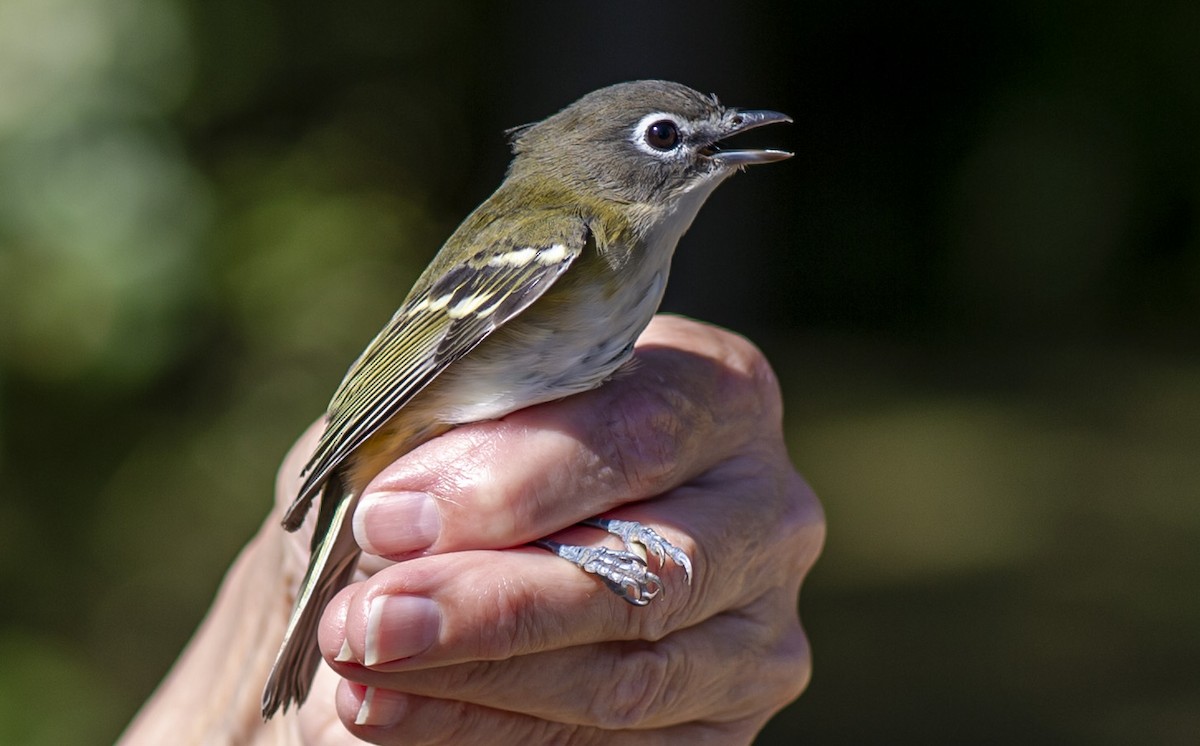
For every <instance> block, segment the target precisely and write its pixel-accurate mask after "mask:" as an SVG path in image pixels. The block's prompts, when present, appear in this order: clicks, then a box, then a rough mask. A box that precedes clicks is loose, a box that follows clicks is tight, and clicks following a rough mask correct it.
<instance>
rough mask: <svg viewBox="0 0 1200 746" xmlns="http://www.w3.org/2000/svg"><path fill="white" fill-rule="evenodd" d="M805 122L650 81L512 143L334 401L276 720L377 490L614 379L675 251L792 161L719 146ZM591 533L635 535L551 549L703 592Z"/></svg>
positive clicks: (302, 684) (610, 582)
mask: <svg viewBox="0 0 1200 746" xmlns="http://www.w3.org/2000/svg"><path fill="white" fill-rule="evenodd" d="M790 121H791V119H789V118H788V117H787V116H786V115H784V114H780V113H778V112H774V111H762V110H744V109H736V108H730V107H725V106H722V105H721V104H720V103H719V102H718V101H717V99H716V97H715V96H705V95H702V94H700V93H698V92H696V91H694V90H692V89H691V88H688V87H686V86H683V85H680V84H678V83H670V82H666V81H661V80H646V81H638V82H631V83H621V84H618V85H613V86H609V87H607V88H602V89H600V90H598V91H595V92H593V93H590V94H588V95H586V96H584V97H583V98H581V99H580V100H579V101H576V102H575V103H574V104H572V105H570V106H568V107H567V108H565V109H563V110H562V111H560V112H558V113H557V114H555V115H553V116H551V117H549V118H547V119H545V120H543V121H541V122H537V123H535V124H530V125H525V126H523V127H517V128H515V129H513V130H510V131H509V135H510V138H511V142H512V149H513V153H514V157H513V160H512V163H511V165H510V166H509V170H508V175H507V178H505V180H504V183H503V184H501V185H500V188H499V189H497V190H496V192H495V193H494V194H493V195H492V196H491V197H489V198H488V199H487V201H485V202H484V203H483V204H482V205H480V206H479V207H478V208H477V209H476V210H475V211H474V212H473V213H471V215H469V216H468V217H467V219H466V220H465V221H463V223H462V225H460V226H459V227H458V230H456V231H455V232H454V234H453V235H452V236H450V239H449V240H448V241H446V244H445V245H444V246H443V247H442V249H441V251H440V252H439V253H438V254H437V256H436V257H435V258H434V259H433V261H432V263H431V264H430V265H429V267H428V268H427V269H426V270H425V272H424V273H422V274H421V276H420V278H419V279H418V280H417V282H416V285H414V286H413V288H412V290H411V291H410V292H409V294H408V297H407V298H405V300H404V303H403V304H402V305H401V306H400V309H399V310H398V311H396V313H395V315H394V316H393V317H392V318H391V320H390V321H389V322H388V324H387V325H386V326H385V327H384V328H383V330H382V331H381V332H380V333H379V335H378V336H377V337H375V339H374V340H373V341H372V342H371V344H370V345H368V347H367V349H366V350H365V351H364V352H363V353H362V355H361V356H360V357H359V358H358V360H357V361H355V363H354V364H353V365H352V366H350V370H349V371H348V372H347V373H346V377H345V379H343V381H342V383H341V386H339V387H338V389H337V392H336V393H335V394H334V395H333V400H332V401H331V402H330V405H329V410H328V413H327V416H326V424H325V430H324V433H323V434H322V436H321V439H320V443H319V444H318V445H317V449H316V451H315V452H314V453H313V456H312V459H311V460H310V461H309V462H308V465H307V467H305V472H304V476H305V479H304V482H303V484H302V486H301V487H300V490H299V493H298V494H297V495H296V498H295V501H294V502H293V503H292V505H291V507H290V508H289V509H288V511H287V513H286V515H285V516H284V519H283V525H284V527H285V528H286V529H287V530H289V531H294V530H296V529H297V528H298V527H299V526H300V525H301V523H303V521H304V517H305V514H306V513H307V512H308V509H309V506H310V505H311V504H312V502H313V500H314V499H315V498H316V497H317V495H318V493H320V508H319V510H318V511H317V523H316V528H315V530H314V532H313V538H312V555H311V558H310V560H309V565H308V571H307V573H306V574H305V577H304V581H303V583H302V584H301V586H300V589H299V591H298V593H297V597H296V605H295V608H294V610H293V611H292V616H291V619H290V620H289V622H288V626H287V632H286V634H285V636H284V638H283V644H282V646H281V648H280V650H279V655H278V657H277V658H276V660H275V665H274V667H273V668H272V670H271V675H270V678H269V679H268V681H267V685H266V688H265V690H264V691H263V699H262V711H263V716H264V717H265V718H270V717H271V716H272V715H274V714H275V712H276V711H278V709H279V708H280V707H283V708H284V709H285V710H286V709H287V707H288V706H289V704H292V703H295V704H296V705H299V704H300V703H302V702H303V701H304V699H305V697H306V696H307V695H308V690H309V687H310V686H311V685H312V679H313V675H314V673H315V672H316V669H317V665H318V663H319V662H320V659H321V654H320V651H319V650H318V647H317V623H318V621H319V619H320V617H321V613H322V611H323V609H324V608H325V605H326V604H327V603H328V602H329V600H330V599H331V598H332V597H333V596H334V594H336V593H337V592H338V591H339V590H340V589H341V588H342V587H343V586H345V585H346V584H347V583H348V582H349V580H350V578H351V576H352V575H353V573H354V570H355V567H356V565H357V560H358V557H359V553H360V550H359V547H358V545H357V544H356V543H355V540H354V536H353V531H352V528H351V516H352V515H353V513H354V507H355V504H356V503H357V501H358V498H359V496H360V495H361V494H362V491H363V489H364V488H365V487H366V486H367V484H368V483H369V482H370V481H371V479H373V478H374V477H375V476H376V475H377V474H379V473H380V471H382V470H383V469H384V467H386V466H387V465H388V464H390V463H392V462H393V461H395V460H396V459H398V458H399V457H401V456H403V455H404V454H405V453H407V452H409V451H411V450H412V449H413V448H416V447H417V446H418V445H420V444H422V443H424V442H425V441H427V440H429V439H431V438H433V437H436V436H437V435H439V434H441V433H444V432H445V431H447V430H449V429H450V428H452V427H454V426H455V425H460V424H463V423H467V422H477V421H480V420H488V419H495V418H498V417H503V416H504V415H506V414H508V413H510V412H514V411H516V410H518V409H522V408H524V407H528V406H530V405H533V404H538V403H541V402H547V401H551V400H554V399H560V398H562V397H565V396H569V395H571V394H576V393H579V392H582V391H587V390H589V389H592V388H595V387H597V386H599V385H600V384H602V383H604V381H606V380H607V379H609V378H610V377H611V376H612V375H613V374H614V373H615V372H616V371H617V369H619V368H620V367H621V366H622V365H624V364H625V363H626V362H627V361H628V360H629V359H630V358H631V356H632V355H633V343H634V340H636V339H637V337H638V335H639V334H641V332H642V330H643V329H645V327H646V325H647V324H648V323H649V322H650V319H651V317H652V316H653V315H654V313H655V311H656V310H657V309H658V305H659V302H660V301H661V300H662V296H663V290H664V288H665V287H666V283H667V274H668V271H669V270H670V265H671V256H672V254H673V253H674V251H675V244H676V243H677V242H678V241H679V237H680V236H681V235H683V232H684V231H686V230H687V228H688V226H689V225H691V223H692V219H693V218H695V216H696V213H697V211H698V210H699V209H700V206H701V205H702V204H704V201H705V199H707V198H708V195H709V194H711V193H712V191H713V189H715V188H716V186H717V185H718V184H720V183H721V182H722V181H724V180H725V179H726V178H727V177H729V176H730V175H731V174H733V173H734V172H735V171H738V170H739V169H741V168H742V167H744V166H747V165H750V164H755V163H769V162H772V161H779V160H783V159H785V158H789V157H791V155H792V154H791V153H788V152H784V151H781V150H730V149H726V148H725V146H724V144H723V143H722V140H723V139H724V138H726V137H728V136H730V135H735V134H738V133H740V132H745V131H746V130H750V129H753V128H755V127H759V126H762V125H765V124H772V123H775V122H790ZM588 523H589V525H593V526H597V527H600V528H603V529H605V530H606V531H609V532H611V533H613V534H616V535H617V536H619V537H621V539H622V540H623V542H624V544H625V551H618V550H613V549H608V548H604V547H579V546H568V545H562V544H558V543H555V542H551V541H548V540H542V541H540V542H536V543H537V545H539V546H542V547H544V548H546V549H548V550H550V551H552V552H555V553H556V554H558V555H559V556H561V557H563V558H565V559H568V560H570V561H571V562H573V563H575V564H576V565H578V566H579V567H580V568H582V569H584V570H586V571H587V572H590V573H593V574H595V575H596V576H597V577H598V578H599V579H600V580H601V581H602V582H603V583H605V584H606V585H607V586H608V587H609V588H611V589H612V590H613V591H614V592H615V593H617V594H618V595H619V596H621V597H622V598H624V599H625V600H627V601H629V602H631V603H634V604H638V605H643V604H646V603H648V602H649V601H650V600H651V599H652V598H654V596H655V595H656V594H657V593H658V591H659V590H660V588H661V585H660V581H659V578H658V576H656V575H655V574H654V573H652V572H650V571H649V570H648V569H647V566H646V562H645V560H644V559H643V556H648V554H653V555H655V556H656V558H657V559H658V560H659V561H660V562H665V561H666V559H667V558H670V560H671V561H672V562H674V563H675V564H677V565H679V566H680V567H681V568H682V570H683V572H684V574H685V577H686V578H687V579H688V581H689V582H690V578H691V562H690V561H689V559H688V557H687V555H686V554H684V553H683V552H682V551H680V550H679V549H678V548H676V547H674V546H672V545H671V544H670V543H668V542H667V541H666V540H664V539H663V538H662V537H660V536H659V535H658V534H657V533H655V532H654V531H653V530H652V529H650V528H648V527H644V526H642V525H640V524H637V523H634V522H630V521H617V520H612V519H601V518H596V519H593V520H591V521H589V522H588ZM639 548H640V549H642V550H644V552H643V553H638V552H637V551H635V550H637V549H639ZM645 552H648V554H646V555H644V553H645Z"/></svg>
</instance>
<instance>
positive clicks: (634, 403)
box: [596, 386, 701, 494]
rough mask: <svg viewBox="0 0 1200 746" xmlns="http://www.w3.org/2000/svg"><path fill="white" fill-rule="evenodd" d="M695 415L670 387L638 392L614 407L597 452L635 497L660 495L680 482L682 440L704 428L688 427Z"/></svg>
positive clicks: (610, 410)
mask: <svg viewBox="0 0 1200 746" xmlns="http://www.w3.org/2000/svg"><path fill="white" fill-rule="evenodd" d="M693 409H694V408H693V407H691V406H690V404H689V403H688V402H687V401H686V400H685V399H684V397H683V396H681V395H680V394H678V392H676V391H674V390H673V389H671V388H669V387H662V386H658V387H649V386H639V387H636V388H635V389H633V390H632V391H630V392H628V394H627V395H625V396H621V397H618V398H617V399H616V400H615V401H613V403H612V407H611V408H610V409H609V412H608V422H607V425H608V427H607V431H606V432H603V433H601V434H598V435H600V436H602V437H599V438H598V440H597V446H596V447H597V450H599V451H600V452H601V453H602V454H603V456H604V460H605V462H606V463H607V464H608V465H609V466H610V467H611V468H612V469H613V470H614V471H615V472H616V474H615V476H616V477H617V478H618V479H619V480H620V481H622V482H623V483H625V485H627V486H628V487H629V488H631V489H632V490H633V491H634V492H635V493H636V494H653V493H655V492H658V491H660V490H661V489H664V488H665V487H666V486H668V485H669V484H670V483H671V482H672V481H673V480H674V479H675V477H676V476H677V471H678V469H679V458H678V457H679V443H680V441H681V439H682V437H683V435H684V434H685V433H686V432H688V430H689V429H690V428H691V427H695V426H697V425H699V424H701V423H696V422H688V420H691V419H693V418H691V417H690V416H689V415H690V413H691V411H692V410H693Z"/></svg>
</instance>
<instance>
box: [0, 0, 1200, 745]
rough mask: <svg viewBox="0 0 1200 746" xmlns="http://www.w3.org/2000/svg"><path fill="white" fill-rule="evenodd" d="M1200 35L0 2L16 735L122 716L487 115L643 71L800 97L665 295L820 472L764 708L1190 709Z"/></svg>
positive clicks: (1001, 7) (463, 175)
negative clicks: (808, 554)
mask: <svg viewBox="0 0 1200 746" xmlns="http://www.w3.org/2000/svg"><path fill="white" fill-rule="evenodd" d="M1198 40H1200V4H1197V3H1196V2H1194V0H1178V1H1175V2H1168V1H1162V2H1150V3H1142V4H1129V3H1117V2H1089V3H1084V2H1051V3H1045V2H1035V1H1033V0H1016V1H1015V2H999V0H981V2H976V3H969V4H968V3H952V2H945V1H941V2H939V1H937V0H916V2H909V3H899V4H883V3H865V2H855V1H853V0H851V2H829V1H828V0H822V1H819V2H792V1H788V2H784V1H783V0H779V1H777V2H765V1H755V0H750V1H748V2H739V3H731V2H723V3H719V4H718V3H715V2H693V3H686V4H684V3H677V4H667V5H664V4H645V3H634V2H615V1H610V2H604V3H596V2H592V3H584V2H576V3H559V4H556V5H553V6H541V5H538V4H508V5H504V4H497V3H486V2H482V1H477V2H470V3H446V2H394V1H388V0H372V1H367V2H352V3H345V4H335V3H321V2H312V1H311V0H301V1H300V2H283V1H282V0H238V1H237V2H234V0H206V1H205V2H201V1H200V0H2V2H0V495H2V498H0V597H2V598H3V603H2V608H0V743H4V744H55V745H57V744H66V743H71V744H103V743H109V742H111V741H112V739H113V738H114V737H115V736H116V735H117V734H118V733H119V732H120V730H121V728H122V727H123V726H124V724H125V723H126V722H127V721H128V719H129V718H130V717H131V716H132V714H133V713H134V711H135V710H136V708H137V707H138V705H139V704H140V703H141V702H142V700H143V699H144V698H145V697H146V696H147V695H148V694H149V692H150V691H151V690H152V688H153V687H154V685H155V684H156V683H157V681H158V680H159V678H160V677H161V676H162V675H163V673H164V672H165V671H166V670H167V668H168V666H169V665H170V664H171V662H172V660H173V659H174V656H175V655H176V654H177V653H178V651H179V650H180V648H181V647H182V646H183V644H184V643H185V641H186V640H187V639H188V637H189V636H190V634H191V632H192V630H193V629H194V627H195V625H196V624H197V622H198V621H199V619H200V617H201V614H202V613H203V611H204V610H205V608H206V606H207V604H208V602H209V600H210V599H211V596H212V593H213V591H214V590H215V588H216V586H217V584H218V582H219V580H220V578H221V575H222V573H223V571H224V570H225V568H226V567H227V566H228V563H229V562H230V561H231V559H232V558H233V557H234V555H235V553H236V552H237V550H238V549H239V547H240V546H241V545H242V543H243V542H244V541H245V540H246V539H247V538H248V537H249V536H251V535H252V533H253V532H254V531H255V530H256V528H257V526H258V524H259V522H260V521H261V519H262V517H263V515H264V514H265V512H266V510H267V507H268V504H269V501H270V499H271V483H272V478H273V473H274V470H275V468H276V465H277V463H278V462H279V460H280V458H281V456H282V455H283V453H284V451H285V450H286V448H287V447H288V445H289V444H290V443H291V441H292V440H293V439H294V438H295V437H296V436H297V434H298V433H299V432H300V431H301V430H302V428H303V427H304V426H305V425H307V424H308V423H309V422H311V421H312V420H313V419H314V418H315V417H317V416H318V414H319V413H320V412H321V410H322V409H323V406H324V404H325V402H326V401H327V399H328V396H329V394H330V393H331V391H332V389H333V387H334V385H335V384H336V383H337V381H338V380H339V378H340V376H341V374H342V372H343V371H344V369H345V366H346V365H347V364H348V362H349V361H350V360H351V359H353V357H354V356H355V354H357V352H358V351H359V349H360V348H361V347H362V346H363V345H364V344H365V343H366V342H367V340H368V339H369V338H370V337H371V336H372V335H373V334H374V332H375V331H376V330H377V328H378V327H379V326H380V325H381V324H382V323H383V321H384V320H385V319H386V318H387V317H388V316H389V315H390V313H391V311H392V310H393V308H394V307H395V305H396V304H397V303H398V302H399V300H400V298H401V297H402V296H403V294H404V292H405V290H406V289H407V287H408V285H409V283H410V282H411V281H412V280H413V279H414V277H415V275H416V273H417V272H418V271H419V269H420V268H421V267H422V266H423V264H424V262H425V261H426V260H427V259H428V257H429V256H430V255H431V254H432V252H433V251H434V250H435V249H436V248H437V247H438V246H439V245H440V243H441V241H442V240H443V239H444V238H445V236H446V235H448V233H449V232H450V231H451V230H452V229H453V227H454V225H455V224H456V223H457V221H458V220H459V219H461V218H462V217H463V216H464V215H465V214H466V212H467V211H468V210H469V209H470V208H471V207H473V206H474V205H475V204H476V203H478V202H479V201H480V200H481V199H483V198H484V197H485V196H486V195H487V194H488V193H489V192H490V190H491V189H493V188H494V187H495V185H496V184H498V183H499V181H500V179H501V176H502V174H503V169H504V166H505V163H506V162H507V150H506V147H505V144H504V140H503V138H502V136H501V134H500V133H501V131H502V130H503V129H504V128H505V127H508V126H512V125H516V124H520V123H523V122H526V121H530V120H534V119H538V118H541V117H543V116H545V115H547V114H549V113H551V112H553V111H555V110H557V109H558V108H559V107H561V106H563V105H565V104H567V103H569V102H570V101H572V100H574V99H575V98H576V97H578V96H579V95H581V94H583V93H584V92H586V91H588V90H591V89H593V88H596V87H599V86H601V85H604V84H607V83H611V82H615V81H619V80H625V79H632V78H644V77H666V78H671V79H677V80H679V81H681V82H685V83H688V84H690V85H692V86H694V87H697V88H700V89H702V90H705V91H715V92H718V93H719V94H720V95H721V97H722V99H723V100H724V101H726V102H727V103H731V104H741V105H748V106H752V107H763V108H773V109H779V110H782V111H786V112H789V113H792V114H793V115H794V116H795V117H796V123H795V125H794V126H793V127H792V128H791V129H790V130H776V131H773V132H772V133H771V137H772V138H774V139H773V140H771V142H772V143H775V144H783V145H785V146H788V147H791V148H793V149H795V150H796V151H797V157H796V158H795V159H793V160H792V161H791V162H789V163H788V164H786V165H781V166H776V167H772V168H770V169H763V170H762V171H756V172H754V173H753V174H751V175H747V176H744V177H739V178H737V179H735V180H734V181H733V183H732V184H730V185H728V186H726V187H724V188H723V189H722V190H721V191H720V192H719V193H718V194H717V195H716V196H715V197H714V198H713V200H711V202H710V204H709V206H708V207H707V208H706V210H705V211H704V212H703V213H702V214H701V216H700V218H699V219H698V220H697V221H696V224H695V225H694V227H693V230H692V232H691V233H690V234H689V235H688V236H687V237H686V238H685V240H684V242H683V245H682V246H681V250H680V253H679V255H678V259H677V263H676V272H675V275H674V277H673V280H672V287H671V290H670V293H669V298H668V304H667V305H668V308H669V309H670V310H675V311H679V312H683V313H688V314H691V315H695V316H698V317H700V318H704V319H708V320H711V321H714V322H717V323H721V324H725V325H728V326H731V327H733V328H736V329H738V330H741V331H744V332H745V333H747V334H748V335H749V336H750V337H751V338H753V339H754V340H755V341H757V342H758V343H759V344H760V345H762V346H763V347H764V349H766V350H767V352H768V354H769V355H770V357H771V358H772V360H773V361H774V363H775V364H776V366H777V368H778V370H779V372H780V375H781V377H782V379H783V382H784V385H785V388H786V397H787V404H788V412H789V421H788V435H789V438H790V444H791V447H792V453H793V456H794V458H795V461H796V463H797V464H798V466H799V467H800V468H801V470H802V471H803V472H804V473H805V474H806V475H807V476H808V477H809V479H810V481H811V482H812V483H813V484H814V486H815V487H816V489H817V491H818V493H819V494H820V495H821V496H822V498H823V500H824V504H825V506H826V509H827V512H828V519H829V540H828V546H827V549H826V552H825V555H824V557H823V558H822V560H821V562H820V563H819V564H818V566H817V568H816V570H815V571H814V573H813V574H812V576H811V578H810V581H809V582H808V584H807V586H806V588H805V594H804V598H803V602H802V609H803V616H804V620H805V623H806V626H807V628H808V630H809V633H810V635H811V639H812V644H813V647H814V651H815V664H816V668H815V676H814V679H813V682H812V685H811V687H810V689H809V691H808V692H807V693H806V694H805V695H804V697H802V698H801V700H800V701H799V702H797V703H796V704H795V705H793V706H792V707H790V708H789V709H788V710H786V711H785V712H784V713H783V714H781V715H780V716H779V717H778V718H776V720H775V721H774V722H773V723H772V724H771V725H770V726H769V728H768V730H767V731H766V732H765V733H764V735H763V736H762V738H761V739H760V742H761V743H763V744H784V743H789V744H790V743H797V742H801V741H800V740H798V739H802V742H804V743H813V744H838V743H855V744H857V743H930V742H934V743H1023V744H1024V743H1047V744H1069V743H1081V744H1123V743H1156V744H1174V743H1180V744H1182V743H1195V742H1196V739H1197V738H1198V736H1197V734H1200V675H1198V674H1197V671H1200V634H1198V632H1197V631H1198V630H1200V593H1198V590H1200V505H1198V501H1197V499H1196V498H1197V496H1198V493H1200V333H1198V332H1197V319H1198V316H1200V137H1198V133H1200V42H1198ZM780 136H782V137H783V138H784V139H785V142H783V143H779V137H780Z"/></svg>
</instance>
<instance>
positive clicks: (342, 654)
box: [333, 640, 354, 663]
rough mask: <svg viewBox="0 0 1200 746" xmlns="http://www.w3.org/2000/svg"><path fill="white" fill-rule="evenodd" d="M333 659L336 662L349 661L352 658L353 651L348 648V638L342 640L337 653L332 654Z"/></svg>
mask: <svg viewBox="0 0 1200 746" xmlns="http://www.w3.org/2000/svg"><path fill="white" fill-rule="evenodd" d="M333 659H334V660H335V661H337V662H338V663H349V662H350V661H352V660H354V651H353V650H351V649H350V641H349V640H342V647H341V649H340V650H338V654H337V655H335V656H333Z"/></svg>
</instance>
